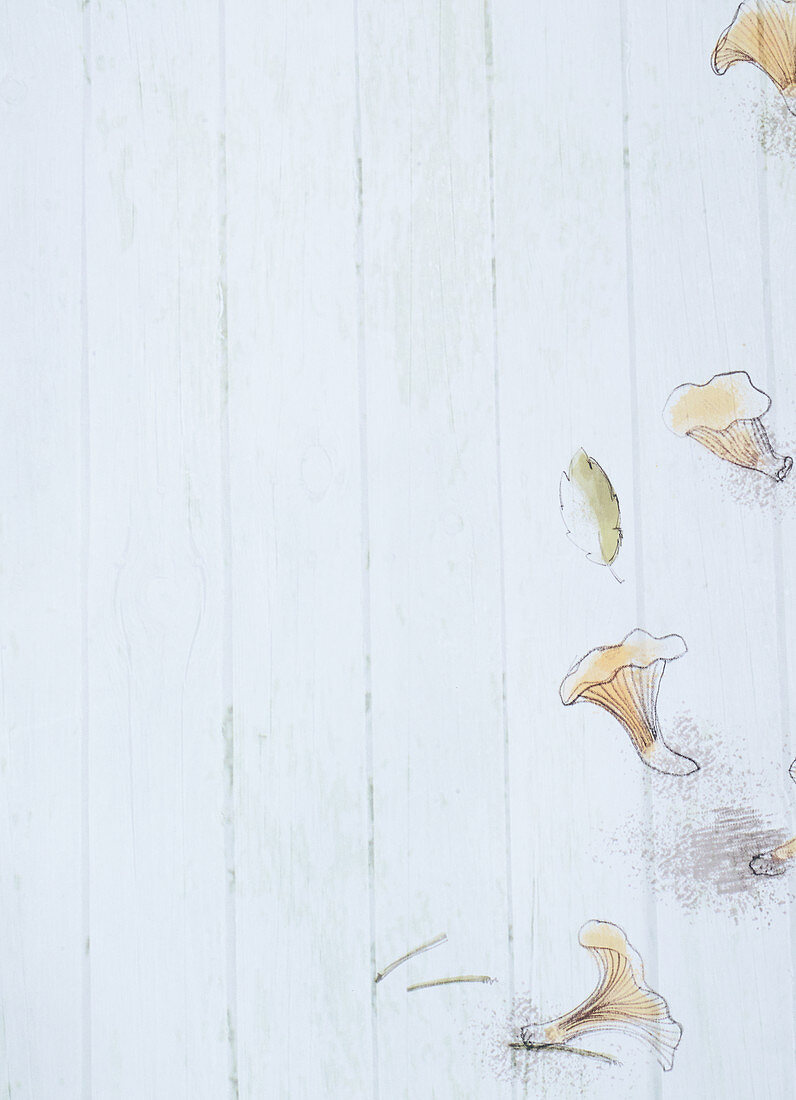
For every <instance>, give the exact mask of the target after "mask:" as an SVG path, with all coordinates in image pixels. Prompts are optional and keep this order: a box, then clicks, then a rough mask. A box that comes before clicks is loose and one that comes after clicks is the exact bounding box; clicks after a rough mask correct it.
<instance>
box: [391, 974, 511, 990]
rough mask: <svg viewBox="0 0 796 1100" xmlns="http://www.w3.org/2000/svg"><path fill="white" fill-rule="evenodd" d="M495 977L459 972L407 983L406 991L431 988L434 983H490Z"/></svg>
mask: <svg viewBox="0 0 796 1100" xmlns="http://www.w3.org/2000/svg"><path fill="white" fill-rule="evenodd" d="M495 980H496V979H495V978H490V977H489V975H488V974H460V975H459V976H458V977H456V978H435V979H434V981H433V982H417V984H416V985H408V986H407V987H406V992H407V993H413V992H414V991H415V990H416V989H431V987H432V986H434V985H453V984H454V982H480V983H481V984H482V985H490V984H491V983H492V982H494V981H495Z"/></svg>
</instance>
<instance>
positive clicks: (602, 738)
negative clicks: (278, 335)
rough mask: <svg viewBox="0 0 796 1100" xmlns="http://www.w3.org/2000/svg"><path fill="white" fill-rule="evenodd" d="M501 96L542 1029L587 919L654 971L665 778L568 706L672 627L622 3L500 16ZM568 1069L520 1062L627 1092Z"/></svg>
mask: <svg viewBox="0 0 796 1100" xmlns="http://www.w3.org/2000/svg"><path fill="white" fill-rule="evenodd" d="M530 59H533V60H532V62H531V61H530ZM576 74H577V75H576ZM495 89H496V112H495V182H496V198H495V206H496V217H497V254H496V276H497V301H498V333H499V343H498V362H499V372H500V393H501V410H500V411H501V439H502V447H503V453H504V471H505V473H504V494H505V495H504V508H505V515H506V531H505V539H506V606H507V609H508V627H507V633H508V643H507V649H508V692H509V727H510V736H511V758H510V769H511V781H512V787H511V806H512V854H513V865H514V875H513V881H514V905H515V926H516V930H517V931H516V954H517V991H518V994H520V995H521V996H522V997H523V998H525V999H526V1000H528V999H529V1000H530V1002H531V1004H532V1006H533V1008H534V1009H535V1010H536V1011H537V1012H538V1013H539V1014H540V1015H541V1017H542V1018H547V1019H550V1018H552V1017H554V1016H556V1015H557V1014H558V1013H559V1012H560V1011H561V1010H562V1009H563V1008H565V1007H567V1005H574V1004H576V1003H577V1002H578V1000H579V999H581V998H582V997H583V996H585V994H586V993H587V992H588V991H589V990H590V988H593V984H592V983H593V982H594V980H595V970H594V964H593V962H592V960H591V959H590V958H589V956H588V955H587V953H586V952H585V951H584V949H583V948H582V947H580V946H579V944H578V939H577V937H578V931H579V929H580V927H581V926H582V925H583V924H584V923H585V922H586V921H587V920H591V919H601V920H608V921H611V922H613V923H616V924H618V925H620V926H621V927H622V928H623V929H624V930H625V931H626V933H627V935H628V936H629V938H630V940H631V942H632V943H634V945H636V946H637V948H638V949H639V950H640V951H641V952H642V955H643V956H644V958H645V960H646V961H647V963H648V965H649V964H650V963H653V962H654V947H655V920H654V909H653V907H652V905H651V896H650V890H649V885H648V883H647V882H646V880H645V878H644V877H638V876H632V875H628V874H626V872H625V869H624V867H623V861H622V859H621V858H617V854H616V852H615V848H614V845H612V844H611V842H610V840H609V838H610V837H611V836H612V835H614V834H615V833H616V832H621V831H622V830H623V829H624V828H625V827H626V824H627V822H628V821H631V820H634V819H638V818H642V819H643V816H644V814H645V812H646V807H647V805H648V801H649V794H648V791H649V787H650V783H651V782H653V781H654V779H655V778H657V776H654V775H653V773H652V772H650V771H649V770H648V769H646V768H645V767H644V766H643V765H642V764H641V762H640V761H639V759H638V757H637V755H636V753H635V751H634V750H633V748H632V746H631V743H630V740H629V738H628V737H627V735H626V734H625V733H624V732H623V731H622V730H621V729H620V727H619V726H618V724H617V722H616V721H615V719H613V718H612V717H611V716H610V715H608V714H606V713H605V712H603V711H601V710H599V709H598V708H597V707H595V706H591V705H587V704H581V705H576V706H573V707H572V708H566V709H565V708H564V707H563V705H562V702H561V699H560V697H559V686H560V684H561V682H562V681H563V679H564V676H565V675H566V673H567V671H568V669H569V668H570V667H571V666H572V665H573V664H574V662H575V661H576V660H578V659H579V658H580V657H581V656H583V655H584V654H585V653H587V652H588V651H589V650H591V649H592V648H594V647H596V646H601V645H610V644H615V643H617V642H619V641H620V640H621V639H622V638H623V637H624V636H625V635H626V634H627V633H628V632H629V631H631V630H632V629H633V628H635V627H637V626H640V627H644V628H646V629H648V630H651V631H653V632H655V633H661V632H663V631H661V630H660V629H658V628H657V624H653V623H650V622H648V621H647V619H646V616H645V614H644V599H643V596H644V572H643V562H642V560H641V557H640V545H639V534H640V528H639V522H638V521H639V516H638V512H637V493H636V482H635V476H634V465H633V454H632V421H631V417H632V412H633V408H632V393H631V389H630V386H629V378H630V364H631V328H630V325H629V317H628V291H629V288H628V280H627V263H626V260H627V238H626V225H625V198H624V188H623V156H622V150H623V132H622V114H623V109H622V82H621V23H620V18H619V11H618V9H616V8H613V9H611V10H609V11H606V10H605V9H604V8H596V7H595V6H594V5H589V4H585V3H577V4H575V6H574V8H573V7H572V6H571V5H570V6H569V7H567V8H564V7H553V8H551V7H545V8H538V9H537V10H534V11H531V10H529V9H527V7H526V6H523V5H520V4H514V3H500V4H496V5H495ZM580 447H583V448H584V449H585V450H586V451H587V453H588V454H589V455H590V456H593V457H594V458H595V459H596V460H597V461H598V462H599V463H600V465H601V466H602V467H603V468H604V470H605V471H606V473H607V474H608V476H609V478H610V479H611V481H612V483H613V485H614V488H615V490H616V492H617V493H618V496H619V500H620V509H621V517H622V528H623V532H624V543H623V547H622V549H621V551H620V554H619V557H618V559H617V561H616V564H615V568H616V571H617V573H618V575H620V576H621V577H622V578H624V581H623V583H621V584H620V583H617V581H616V579H615V578H614V577H612V576H611V574H610V572H609V571H608V569H606V568H601V567H599V566H598V565H596V564H592V563H590V562H589V561H588V560H587V559H586V557H585V555H584V554H583V553H582V552H581V551H580V550H579V549H578V548H577V547H576V546H574V545H573V544H572V542H570V541H569V540H568V539H567V537H566V530H565V526H564V524H563V522H562V518H561V515H560V510H559V480H560V477H561V474H562V471H563V470H565V469H566V468H567V467H568V465H569V462H570V459H571V457H572V455H573V454H574V452H575V451H576V450H577V449H578V448H580ZM520 1022H522V1017H520ZM604 1038H605V1041H603V1039H604ZM612 1041H613V1040H612V1039H611V1037H610V1036H607V1035H606V1036H605V1037H603V1036H600V1044H597V1046H598V1049H601V1050H604V1049H607V1050H609V1051H611V1050H613V1049H614V1048H613V1047H612V1046H611V1043H612ZM587 1045H588V1044H587ZM629 1053H630V1055H631V1057H633V1050H632V1047H631V1049H630V1051H629ZM563 1057H564V1056H559V1058H558V1060H556V1056H551V1055H548V1056H547V1058H545V1057H537V1058H535V1059H530V1058H525V1057H524V1060H519V1059H518V1065H521V1066H522V1068H523V1072H522V1073H520V1074H519V1080H520V1081H521V1082H522V1083H523V1086H524V1091H523V1095H528V1096H535V1095H555V1094H556V1091H557V1090H558V1089H561V1088H569V1089H571V1090H572V1093H573V1095H574V1094H575V1091H576V1090H577V1091H578V1092H580V1091H581V1090H582V1091H584V1092H587V1093H588V1095H589V1096H605V1095H609V1094H610V1093H611V1092H612V1090H615V1089H616V1087H617V1085H616V1079H615V1077H614V1076H612V1075H611V1073H610V1071H608V1072H606V1069H607V1067H605V1066H600V1065H598V1066H596V1067H595V1066H587V1065H582V1066H577V1067H571V1066H569V1062H568V1061H567V1062H564V1063H563V1064H562V1062H561V1058H563ZM634 1057H635V1060H634V1062H633V1063H632V1065H633V1067H634V1074H633V1077H632V1082H633V1088H634V1090H635V1091H634V1092H633V1095H637V1096H646V1095H654V1092H649V1091H648V1089H649V1087H650V1082H651V1081H652V1080H653V1076H651V1075H650V1074H649V1071H648V1066H649V1063H650V1059H649V1058H646V1059H645V1057H644V1052H643V1051H642V1052H640V1053H639V1052H638V1051H636V1052H635V1056H634ZM576 1061H583V1060H576ZM652 1071H653V1074H657V1073H658V1072H659V1070H658V1067H657V1066H653V1067H652ZM562 1073H563V1074H570V1075H572V1076H571V1079H570V1077H566V1076H565V1077H564V1078H562V1077H561V1074H562ZM625 1087H630V1086H629V1084H628V1083H627V1082H625Z"/></svg>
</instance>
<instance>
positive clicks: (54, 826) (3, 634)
mask: <svg viewBox="0 0 796 1100" xmlns="http://www.w3.org/2000/svg"><path fill="white" fill-rule="evenodd" d="M20 14H21V13H20V11H19V9H17V10H9V9H8V8H6V9H5V10H4V11H3V13H2V15H0V42H1V43H2V45H0V57H1V58H2V60H0V133H2V142H3V148H4V149H5V150H6V155H5V156H4V157H3V163H2V168H1V169H0V189H1V190H2V196H3V202H2V210H3V213H2V238H3V264H2V268H0V271H1V272H2V274H1V275H0V279H1V280H2V293H0V330H2V349H3V350H2V361H3V400H2V403H0V409H2V412H1V413H0V415H1V416H2V427H1V428H0V448H2V451H1V453H2V459H0V465H1V466H2V470H3V474H2V478H1V479H0V486H1V489H0V493H1V494H2V495H1V496H0V605H1V606H2V615H1V616H0V623H1V624H2V625H1V626H0V680H1V684H0V715H1V717H0V723H1V725H0V851H1V852H2V856H0V913H1V914H2V949H0V1095H2V1096H4V1097H5V1096H9V1097H10V1096H30V1097H33V1096H49V1097H53V1098H58V1097H73V1096H78V1095H80V1088H81V1073H82V1070H81V1049H82V1007H81V1001H82V994H81V969H82V960H83V956H84V951H83V945H84V928H83V915H82V871H81V863H82V851H81V828H82V811H81V801H82V784H81V706H82V686H81V681H82V656H81V522H80V516H81V431H80V404H81V387H80V363H81V323H80V254H81V242H80V226H81V162H80V142H81V126H82V118H81V101H82V75H83V73H82V58H81V28H80V20H79V17H78V14H77V12H76V10H73V11H71V12H67V11H64V12H62V13H60V14H59V15H58V17H57V18H53V12H52V9H51V6H50V5H47V4H42V3H32V4H30V5H29V6H27V7H26V11H25V18H24V19H21V18H20Z"/></svg>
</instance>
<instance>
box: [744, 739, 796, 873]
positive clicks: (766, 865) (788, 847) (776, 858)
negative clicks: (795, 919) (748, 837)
mask: <svg viewBox="0 0 796 1100" xmlns="http://www.w3.org/2000/svg"><path fill="white" fill-rule="evenodd" d="M788 775H789V776H790V777H791V779H792V780H793V781H794V783H796V760H794V761H793V763H792V764H791V766H790V767H789V768H788ZM794 856H796V837H793V839H792V840H786V841H785V843H784V844H780V845H779V847H778V848H773V849H772V850H771V851H770V852H761V853H760V855H759V856H754V857H753V859H751V860H750V862H749V866H750V867H751V869H752V870H753V871H754V873H755V874H756V875H784V874H785V871H786V868H787V862H788V860H789V859H793V857H794Z"/></svg>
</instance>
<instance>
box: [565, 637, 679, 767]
mask: <svg viewBox="0 0 796 1100" xmlns="http://www.w3.org/2000/svg"><path fill="white" fill-rule="evenodd" d="M686 651H687V650H686V644H685V642H684V641H683V639H682V638H681V637H680V635H679V634H669V635H667V636H666V637H665V638H656V637H655V636H654V635H652V634H648V633H647V631H646V630H633V631H631V632H630V634H628V635H627V637H626V638H624V639H623V641H621V642H620V643H619V645H611V646H600V647H599V648H597V649H592V650H591V651H590V652H589V653H587V654H586V656H585V657H583V658H582V659H581V660H580V661H578V662H577V663H576V664H574V665H573V666H572V668H571V669H570V671H569V672H568V674H567V676H566V677H565V679H564V682H563V683H562V684H561V701H562V703H563V704H564V706H567V707H568V706H571V705H572V704H573V703H577V702H581V701H582V702H589V703H596V704H597V706H600V707H603V708H604V709H605V710H607V711H608V712H609V713H610V714H612V715H613V716H614V718H617V719H618V720H619V721H620V722H621V723H622V725H623V726H624V727H625V729H626V730H627V732H628V733H629V734H630V740H631V741H632V742H633V745H634V747H635V749H636V752H637V753H638V754H639V756H640V757H641V759H642V760H643V761H644V763H645V764H647V765H648V767H650V768H654V769H655V770H656V771H659V772H664V773H665V774H666V775H689V774H690V773H691V772H695V771H698V770H699V765H698V764H696V763H695V762H694V761H693V760H691V758H690V757H688V756H681V755H680V754H679V753H676V752H672V750H671V749H670V748H669V747H668V746H667V745H666V744H665V743H664V740H663V737H662V736H661V731H660V726H659V723H658V710H657V701H658V690H659V688H660V683H661V677H662V676H663V671H664V669H665V667H666V663H667V661H673V660H675V659H676V658H677V657H682V655H683V654H684V653H685V652H686Z"/></svg>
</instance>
